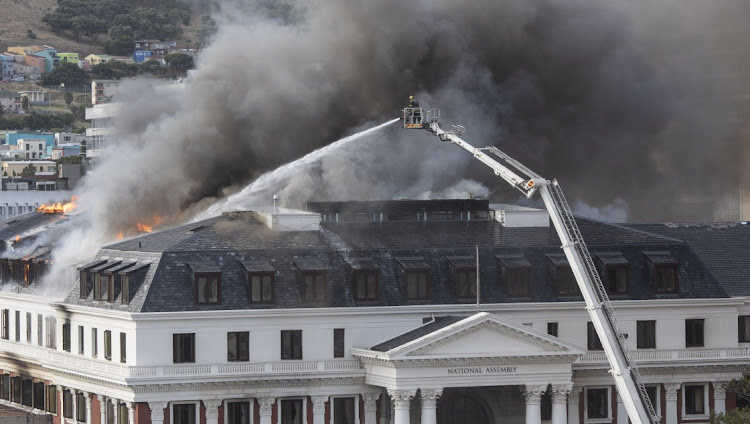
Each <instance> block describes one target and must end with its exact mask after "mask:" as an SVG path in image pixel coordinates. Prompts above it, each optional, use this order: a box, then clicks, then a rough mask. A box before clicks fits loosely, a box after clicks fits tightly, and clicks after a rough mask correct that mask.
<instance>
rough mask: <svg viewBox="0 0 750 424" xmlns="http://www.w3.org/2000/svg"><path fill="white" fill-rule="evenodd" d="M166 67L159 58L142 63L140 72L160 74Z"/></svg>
mask: <svg viewBox="0 0 750 424" xmlns="http://www.w3.org/2000/svg"><path fill="white" fill-rule="evenodd" d="M163 71H164V68H162V67H161V65H160V64H159V61H157V60H153V59H151V60H147V61H145V62H143V63H141V64H140V73H142V74H153V75H159V74H161V73H163Z"/></svg>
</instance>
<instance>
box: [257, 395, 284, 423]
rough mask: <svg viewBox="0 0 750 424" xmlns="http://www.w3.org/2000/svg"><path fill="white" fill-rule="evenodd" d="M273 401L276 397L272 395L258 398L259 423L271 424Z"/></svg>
mask: <svg viewBox="0 0 750 424" xmlns="http://www.w3.org/2000/svg"><path fill="white" fill-rule="evenodd" d="M275 401H276V398H272V397H264V398H258V403H259V404H260V424H271V412H272V411H273V403H274V402H275ZM279 413H281V411H279Z"/></svg>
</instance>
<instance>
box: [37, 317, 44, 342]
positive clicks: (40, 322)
mask: <svg viewBox="0 0 750 424" xmlns="http://www.w3.org/2000/svg"><path fill="white" fill-rule="evenodd" d="M36 344H37V345H39V346H42V345H44V317H43V316H42V314H38V315H37V316H36Z"/></svg>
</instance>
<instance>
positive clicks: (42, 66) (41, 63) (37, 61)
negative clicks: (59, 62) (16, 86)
mask: <svg viewBox="0 0 750 424" xmlns="http://www.w3.org/2000/svg"><path fill="white" fill-rule="evenodd" d="M25 63H26V65H29V66H33V67H35V68H37V69H39V73H43V72H47V58H46V57H44V56H38V55H36V54H27V55H26V61H25Z"/></svg>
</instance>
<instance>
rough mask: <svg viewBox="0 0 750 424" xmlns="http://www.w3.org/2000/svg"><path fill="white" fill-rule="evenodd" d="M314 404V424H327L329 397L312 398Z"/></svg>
mask: <svg viewBox="0 0 750 424" xmlns="http://www.w3.org/2000/svg"><path fill="white" fill-rule="evenodd" d="M310 399H312V404H313V424H325V422H326V401H328V396H310Z"/></svg>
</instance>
